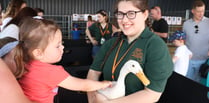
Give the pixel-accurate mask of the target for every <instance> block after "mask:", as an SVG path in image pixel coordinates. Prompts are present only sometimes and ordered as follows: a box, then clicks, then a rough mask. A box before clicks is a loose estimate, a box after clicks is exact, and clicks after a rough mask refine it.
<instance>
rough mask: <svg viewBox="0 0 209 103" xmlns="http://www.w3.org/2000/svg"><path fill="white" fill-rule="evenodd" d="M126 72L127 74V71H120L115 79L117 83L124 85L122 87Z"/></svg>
mask: <svg viewBox="0 0 209 103" xmlns="http://www.w3.org/2000/svg"><path fill="white" fill-rule="evenodd" d="M127 74H128V72H125V71H124V72H123V71H121V72H120V74H119V77H118V80H117V84H120V85H121V86H124V88H125V78H126V75H127Z"/></svg>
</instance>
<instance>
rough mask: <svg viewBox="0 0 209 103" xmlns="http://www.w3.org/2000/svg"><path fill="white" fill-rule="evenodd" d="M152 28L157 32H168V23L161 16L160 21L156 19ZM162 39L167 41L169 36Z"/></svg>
mask: <svg viewBox="0 0 209 103" xmlns="http://www.w3.org/2000/svg"><path fill="white" fill-rule="evenodd" d="M152 29H153V30H154V31H155V32H160V33H168V23H167V22H166V21H165V19H163V18H161V19H160V20H158V21H156V20H155V21H154V22H153V24H152ZM162 39H163V40H164V41H167V38H162Z"/></svg>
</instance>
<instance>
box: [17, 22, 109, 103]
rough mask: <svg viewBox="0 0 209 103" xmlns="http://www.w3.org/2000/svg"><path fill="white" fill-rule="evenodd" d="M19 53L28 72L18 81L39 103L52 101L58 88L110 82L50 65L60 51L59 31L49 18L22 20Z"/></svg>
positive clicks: (86, 88)
mask: <svg viewBox="0 0 209 103" xmlns="http://www.w3.org/2000/svg"><path fill="white" fill-rule="evenodd" d="M19 42H20V43H19V44H18V45H17V48H16V49H18V52H19V53H18V54H19V55H23V54H24V56H23V58H22V61H20V63H21V64H23V65H25V68H26V69H27V71H28V72H27V73H25V74H24V75H23V77H22V78H20V79H19V83H20V85H21V87H22V89H23V91H24V93H25V95H26V96H28V98H29V99H31V100H32V101H36V102H38V103H53V98H54V96H55V95H56V94H57V87H58V86H60V87H63V88H66V89H70V90H77V91H78V90H79V91H94V90H98V89H103V88H106V87H108V86H110V85H111V83H110V82H107V81H104V82H97V81H92V80H84V79H79V78H76V77H73V76H71V75H69V74H68V73H67V72H66V71H65V70H64V69H63V67H62V66H56V65H52V63H56V62H58V61H59V60H60V59H61V57H62V54H63V48H64V47H63V45H62V33H61V31H60V29H59V28H58V26H57V25H56V24H55V23H54V22H53V21H49V20H44V19H39V20H38V19H33V18H27V19H25V20H24V21H23V22H22V23H21V26H20V41H19Z"/></svg>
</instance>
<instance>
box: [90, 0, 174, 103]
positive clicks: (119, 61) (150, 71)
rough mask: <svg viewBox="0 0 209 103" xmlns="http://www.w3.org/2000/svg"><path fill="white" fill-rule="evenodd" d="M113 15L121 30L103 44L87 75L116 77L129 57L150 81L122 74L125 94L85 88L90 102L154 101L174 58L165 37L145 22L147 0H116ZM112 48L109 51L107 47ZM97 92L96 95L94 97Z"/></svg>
mask: <svg viewBox="0 0 209 103" xmlns="http://www.w3.org/2000/svg"><path fill="white" fill-rule="evenodd" d="M115 8H116V10H115V16H116V18H117V22H118V25H119V27H120V29H121V31H122V34H121V37H118V38H117V37H115V38H112V39H110V40H108V41H107V42H105V44H103V45H102V47H101V49H100V51H99V52H98V54H97V55H96V57H95V58H94V61H93V64H92V65H91V66H90V69H89V72H88V75H87V78H88V79H92V80H99V78H100V76H101V74H103V76H102V77H103V79H104V80H111V81H113V80H114V81H117V79H118V76H119V73H120V70H121V67H122V66H123V65H124V64H125V63H126V62H127V61H128V60H130V59H132V60H136V61H138V62H139V64H140V65H141V66H142V68H143V71H144V73H145V75H146V76H147V78H148V79H149V80H150V84H149V85H147V86H145V85H143V83H142V82H141V81H140V80H139V79H138V78H137V77H136V76H135V75H134V74H132V73H130V74H128V75H127V76H126V78H125V95H126V96H125V97H120V98H117V99H113V100H108V99H107V98H105V96H103V95H101V94H99V93H97V92H88V101H89V103H154V102H157V101H158V100H159V98H160V97H161V95H162V93H163V91H164V89H165V86H166V83H167V80H168V78H169V77H170V75H171V74H172V72H173V62H172V59H171V56H170V53H169V51H168V48H167V45H166V44H165V43H164V41H163V40H162V39H161V38H160V37H159V36H157V35H155V34H154V33H153V32H151V31H150V30H149V28H148V27H147V26H146V20H147V18H148V16H149V10H148V0H118V2H117V4H116V7H115ZM110 50H111V51H110ZM95 96H96V98H95Z"/></svg>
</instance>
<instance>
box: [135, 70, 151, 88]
mask: <svg viewBox="0 0 209 103" xmlns="http://www.w3.org/2000/svg"><path fill="white" fill-rule="evenodd" d="M136 76H137V77H138V78H139V80H141V81H142V83H143V84H144V85H145V86H147V85H149V84H150V81H149V79H148V78H147V77H146V75H145V74H144V72H142V71H140V72H139V73H136Z"/></svg>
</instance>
